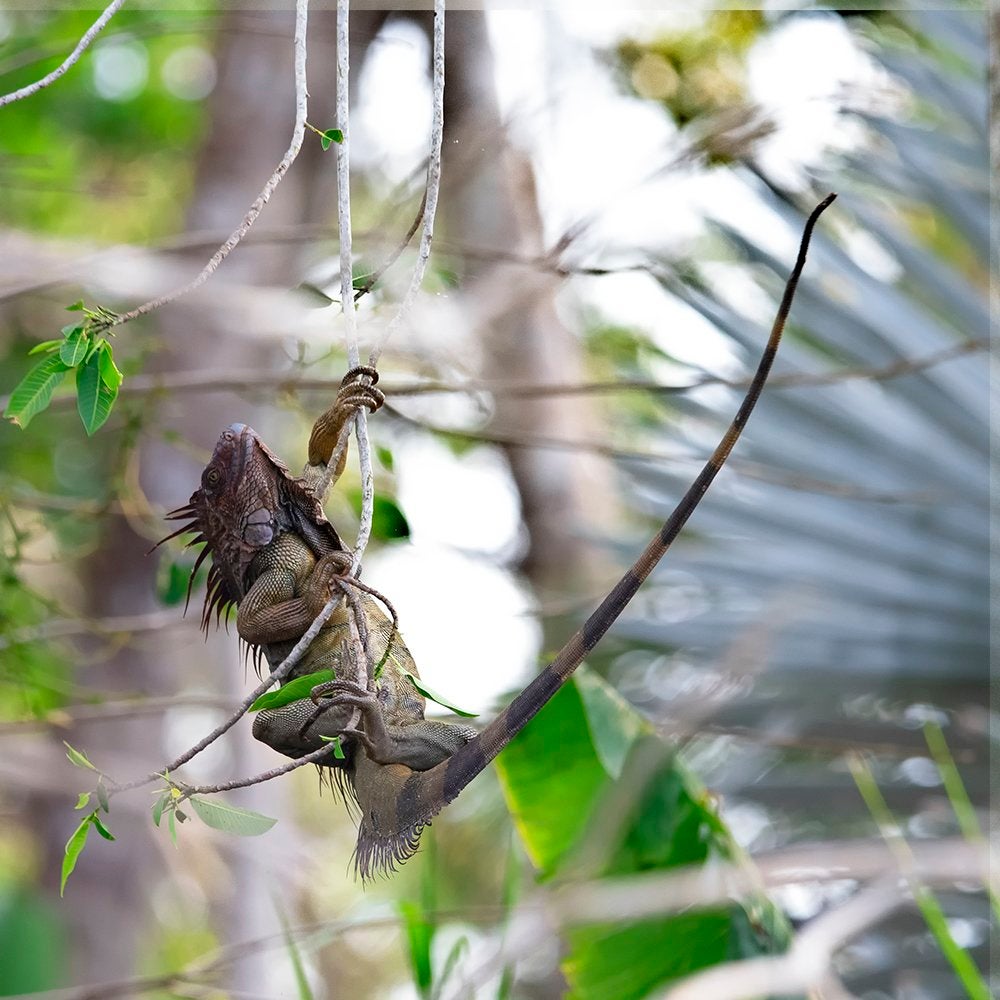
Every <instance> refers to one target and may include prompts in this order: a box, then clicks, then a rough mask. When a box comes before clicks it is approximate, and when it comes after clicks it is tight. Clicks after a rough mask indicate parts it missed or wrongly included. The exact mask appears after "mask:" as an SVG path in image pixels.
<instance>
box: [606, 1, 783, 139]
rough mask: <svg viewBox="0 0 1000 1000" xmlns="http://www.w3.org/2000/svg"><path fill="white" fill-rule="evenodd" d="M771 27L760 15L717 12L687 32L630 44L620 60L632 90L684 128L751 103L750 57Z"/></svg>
mask: <svg viewBox="0 0 1000 1000" xmlns="http://www.w3.org/2000/svg"><path fill="white" fill-rule="evenodd" d="M764 27H765V15H764V13H763V11H759V10H717V11H713V12H712V13H711V14H709V15H708V16H707V17H706V18H705V20H704V22H702V23H699V24H697V25H696V26H695V27H692V28H690V29H689V30H686V31H672V32H669V33H666V34H663V35H661V36H660V37H658V38H655V39H653V40H651V41H642V42H639V41H635V40H628V41H624V42H622V43H621V44H620V45H619V46H618V51H617V57H618V60H619V63H620V65H621V66H622V68H623V69H624V70H625V71H626V72H627V74H628V75H627V80H628V83H629V85H630V88H631V89H632V90H633V91H634V92H635V93H636V94H637V95H638V96H639V97H644V98H647V99H649V100H654V101H657V102H659V103H660V104H661V105H662V107H663V108H664V110H665V111H666V112H667V113H668V114H669V115H670V117H671V118H673V120H674V121H675V122H676V123H677V124H678V125H680V126H684V125H687V124H688V123H689V122H692V121H694V120H695V119H698V118H703V117H705V116H707V115H712V114H716V113H718V112H720V111H729V110H731V109H732V108H733V107H736V106H739V105H741V104H745V103H746V96H745V80H744V57H745V55H746V52H747V50H748V49H749V48H750V46H751V45H752V44H753V43H754V41H755V40H756V39H757V37H758V36H759V35H760V33H761V31H762V30H763V29H764Z"/></svg>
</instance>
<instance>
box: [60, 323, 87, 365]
mask: <svg viewBox="0 0 1000 1000" xmlns="http://www.w3.org/2000/svg"><path fill="white" fill-rule="evenodd" d="M63 333H64V334H65V340H63V342H62V344H60V346H59V360H60V361H62V363H63V364H64V365H66V366H67V367H68V368H75V367H76V366H77V365H78V364H80V363H81V362H82V361H83V359H84V358H85V357H86V356H87V352H88V351H89V350H90V344H91V341H90V334H88V333H87V332H86V331H85V330H84V328H83V327H82V326H70V327H65V328H64V329H63Z"/></svg>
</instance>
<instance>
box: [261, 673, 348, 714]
mask: <svg viewBox="0 0 1000 1000" xmlns="http://www.w3.org/2000/svg"><path fill="white" fill-rule="evenodd" d="M333 679H334V676H333V671H332V670H330V669H327V670H317V671H316V672H315V673H314V674H306V675H305V676H304V677H296V678H295V680H293V681H289V682H288V683H287V684H286V685H285V686H284V687H280V688H278V690H277V691H268V692H267V693H266V694H262V695H261V696H260V697H259V698H258V699H257V700H256V701H255V702H254V703H253V704H252V705H251V706H250V708H249V709H247V711H249V712H260V711H261V710H262V709H265V708H281V706H282V705H289V704H291V703H292V702H293V701H300V700H301V699H302V698H308V697H309V694H310V692H311V691H312V689H313V688H314V687H316V685H317V684H325V683H326V682H327V681H332V680H333Z"/></svg>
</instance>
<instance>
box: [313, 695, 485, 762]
mask: <svg viewBox="0 0 1000 1000" xmlns="http://www.w3.org/2000/svg"><path fill="white" fill-rule="evenodd" d="M311 697H312V701H313V703H314V704H316V705H317V708H319V709H320V710H322V712H323V713H324V714H325V713H326V712H327V711H329V710H331V709H333V710H336V709H338V708H343V707H351V708H357V709H359V710H360V711H361V716H362V728H360V729H352V730H349V731H348V730H342V733H343V735H345V736H350V737H352V738H353V739H356V740H357V741H358V743H360V744H361V746H363V747H364V748H365V753H366V754H367V756H368V757H369V759H370V760H372V761H374V762H375V763H376V764H404V765H405V766H406V767H408V768H410V769H411V770H414V771H427V770H430V768H432V767H434V766H435V765H437V764H440V763H441V761H443V760H447V759H448V758H449V757H450V756H451V755H452V754H453V753H454V752H455V751H456V750H458V749H460V748H461V747H463V746H465V744H466V743H468V742H469V740H471V739H474V738H475V736H476V730H475V729H473V728H472V727H471V726H456V725H452V724H451V723H448V722H438V721H437V720H434V719H422V718H420V719H416V720H414V721H412V722H409V721H407V722H405V723H403V724H401V725H400V724H397V723H395V722H394V721H393V720H392V719H391V718H387V713H386V710H385V707H384V706H383V704H382V703H381V701H380V700H379V698H378V696H377V695H374V694H372V693H371V692H369V691H367V690H365V688H363V687H361V685H359V684H353V683H351V682H350V681H342V680H337V681H330V682H329V683H326V684H320V685H318V686H317V687H315V688H313V692H312V696H311ZM322 719H323V716H322V715H321V716H319V717H318V719H317V722H319V721H321V720H322ZM304 728H305V729H307V730H308V728H309V727H304Z"/></svg>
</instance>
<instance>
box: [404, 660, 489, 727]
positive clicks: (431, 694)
mask: <svg viewBox="0 0 1000 1000" xmlns="http://www.w3.org/2000/svg"><path fill="white" fill-rule="evenodd" d="M403 676H404V677H406V678H408V679H409V681H410V683H411V684H412V685H413V686H414V687H415V688H416V689H417V690H418V691H419V692H420V693H421V694H422V695H423V696H424V697H425V698H429V699H430V700H431V701H433V702H436V703H437V704H438V705H441V706H442V707H443V708H446V709H448V711H449V712H454V713H455V715H460V716H462V718H463V719H475V718H478V713H477V712H466V711H464V710H463V709H461V708H456V706H454V705H453V704H452V703H451V702H450V701H447V700H446V699H445V698H443V697H442V696H441V695H439V694H438V693H437V692H436V691H433V690H431V688H429V687H428V686H427V685H426V684H425V683H424V682H423V681H422V680H421V679H420V678H419V677H417V675H416V674H413V673H411V672H410V671H409V670H404V671H403Z"/></svg>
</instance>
